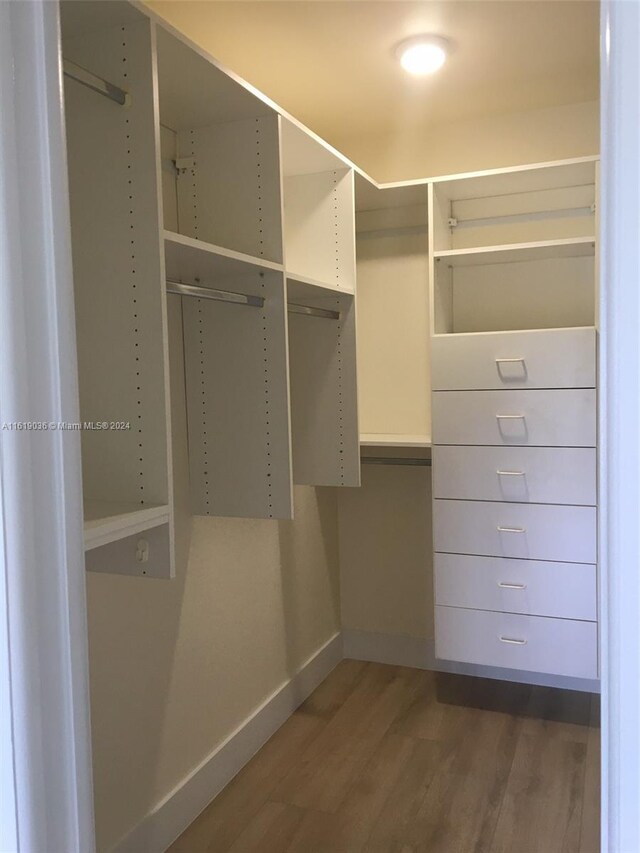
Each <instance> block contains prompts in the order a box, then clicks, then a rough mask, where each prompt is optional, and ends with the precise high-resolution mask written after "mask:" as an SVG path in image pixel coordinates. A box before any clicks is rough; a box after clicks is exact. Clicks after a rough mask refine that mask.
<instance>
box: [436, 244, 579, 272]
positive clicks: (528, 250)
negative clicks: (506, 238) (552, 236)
mask: <svg viewBox="0 0 640 853" xmlns="http://www.w3.org/2000/svg"><path fill="white" fill-rule="evenodd" d="M594 254H595V237H572V238H570V239H565V240H541V241H538V242H534V243H513V244H507V245H503V246H483V247H481V248H473V249H445V250H443V251H439V252H434V258H435V260H436V261H439V260H446V261H447V264H448V265H449V266H451V267H474V266H480V265H485V264H513V263H518V262H520V261H543V260H546V259H548V258H577V257H589V256H593V255H594Z"/></svg>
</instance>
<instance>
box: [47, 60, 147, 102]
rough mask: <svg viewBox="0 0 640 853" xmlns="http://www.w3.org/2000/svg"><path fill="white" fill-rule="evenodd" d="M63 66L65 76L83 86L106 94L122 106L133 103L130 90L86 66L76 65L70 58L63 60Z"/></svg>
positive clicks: (106, 96) (100, 93)
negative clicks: (98, 74) (115, 84)
mask: <svg viewBox="0 0 640 853" xmlns="http://www.w3.org/2000/svg"><path fill="white" fill-rule="evenodd" d="M62 68H63V71H64V75H65V77H70V78H71V79H72V80H75V81H76V83H80V84H81V85H82V86H86V87H87V88H88V89H92V90H93V91H94V92H97V93H98V94H99V95H104V96H105V98H109V100H111V101H115V102H116V104H120V106H121V107H125V106H126V107H128V106H129V104H130V103H131V95H129V93H128V92H125V91H124V89H120V87H119V86H114V85H113V83H109V81H108V80H103V79H102V77H98V76H97V75H96V74H92V73H91V71H87V69H86V68H82V67H81V66H80V65H76V64H75V62H71V61H70V60H69V59H64V60H63V62H62Z"/></svg>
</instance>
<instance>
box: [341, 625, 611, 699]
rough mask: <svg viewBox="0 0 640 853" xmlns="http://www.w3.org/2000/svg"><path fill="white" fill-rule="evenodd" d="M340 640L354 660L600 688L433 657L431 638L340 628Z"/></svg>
mask: <svg viewBox="0 0 640 853" xmlns="http://www.w3.org/2000/svg"><path fill="white" fill-rule="evenodd" d="M342 640H343V647H344V656H345V658H353V659H354V660H367V661H374V662H375V663H388V664H393V665H394V666H408V667H412V668H413V669H428V670H432V671H433V672H451V673H458V674H459V675H474V676H478V677H481V678H495V679H497V680H499V681H519V682H523V683H525V684H537V685H541V686H544V687H561V688H564V689H565V690H585V691H587V692H589V693H598V692H599V689H600V688H599V682H598V681H596V680H591V679H588V678H567V677H564V676H560V675H545V674H543V673H540V672H521V671H517V670H513V669H502V668H500V667H493V666H478V665H476V664H467V663H454V662H453V661H444V660H437V658H436V656H435V649H434V642H433V640H432V639H426V638H422V637H409V636H406V635H403V634H378V633H375V632H373V631H355V630H351V629H343V631H342Z"/></svg>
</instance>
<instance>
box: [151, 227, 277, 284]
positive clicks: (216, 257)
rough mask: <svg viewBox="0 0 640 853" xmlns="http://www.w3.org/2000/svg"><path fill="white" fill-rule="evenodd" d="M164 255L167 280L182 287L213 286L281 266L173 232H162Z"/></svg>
mask: <svg viewBox="0 0 640 853" xmlns="http://www.w3.org/2000/svg"><path fill="white" fill-rule="evenodd" d="M164 253H165V263H166V274H167V278H168V279H176V280H180V281H183V282H184V283H185V284H194V283H195V282H196V281H201V282H202V283H203V284H206V283H208V282H210V283H214V282H216V281H219V280H221V279H229V278H237V277H238V276H243V275H247V274H250V273H252V272H253V273H255V272H261V271H265V270H275V271H276V272H282V271H283V267H282V264H276V263H274V262H273V261H267V260H265V259H264V258H254V257H252V256H251V255H245V254H243V253H242V252H234V251H233V250H232V249H225V248H223V247H222V246H214V245H213V244H212V243H205V242H204V240H194V239H193V238H192V237H185V236H183V235H182V234H175V233H174V232H173V231H165V232H164Z"/></svg>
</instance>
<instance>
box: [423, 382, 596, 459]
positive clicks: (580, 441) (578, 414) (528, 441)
mask: <svg viewBox="0 0 640 853" xmlns="http://www.w3.org/2000/svg"><path fill="white" fill-rule="evenodd" d="M432 421H433V443H434V444H488V445H503V446H504V445H507V446H508V445H530V446H540V447H595V446H596V392H595V390H593V389H586V390H585V389H568V390H557V391H554V390H552V391H435V392H434V393H433V394H432Z"/></svg>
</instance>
